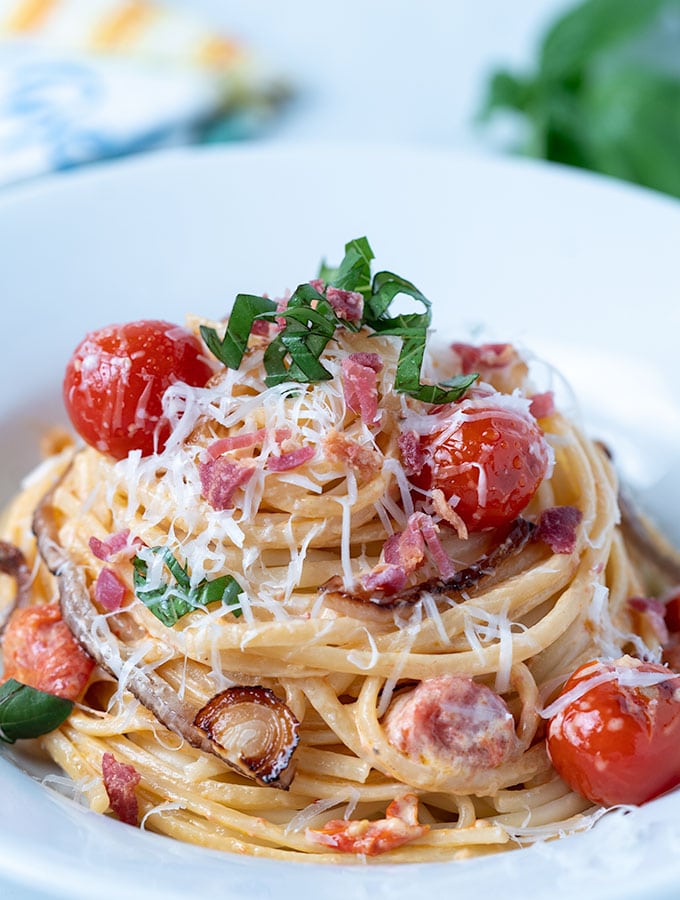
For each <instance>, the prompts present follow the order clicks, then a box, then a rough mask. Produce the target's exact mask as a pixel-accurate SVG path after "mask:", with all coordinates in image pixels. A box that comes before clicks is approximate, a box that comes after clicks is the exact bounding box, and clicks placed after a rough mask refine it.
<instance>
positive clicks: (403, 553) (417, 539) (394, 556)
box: [383, 513, 425, 575]
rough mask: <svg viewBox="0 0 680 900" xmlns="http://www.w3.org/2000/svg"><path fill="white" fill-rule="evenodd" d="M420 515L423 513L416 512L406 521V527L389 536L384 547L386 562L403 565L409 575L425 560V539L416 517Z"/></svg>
mask: <svg viewBox="0 0 680 900" xmlns="http://www.w3.org/2000/svg"><path fill="white" fill-rule="evenodd" d="M420 515H423V514H422V513H414V514H413V515H412V516H411V517H410V518H409V520H408V522H407V523H406V528H405V529H404V530H403V531H400V532H399V533H398V534H393V535H392V536H391V537H389V538H388V539H387V540H386V541H385V546H384V547H383V558H384V560H385V562H386V563H390V564H391V565H396V566H401V567H402V568H403V569H404V571H405V572H406V574H407V575H410V574H411V572H415V570H416V569H417V568H418V567H419V566H421V565H422V564H423V562H424V561H425V540H424V538H423V533H422V531H421V530H420V528H418V519H417V518H416V516H420Z"/></svg>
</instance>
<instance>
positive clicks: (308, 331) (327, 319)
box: [264, 284, 341, 387]
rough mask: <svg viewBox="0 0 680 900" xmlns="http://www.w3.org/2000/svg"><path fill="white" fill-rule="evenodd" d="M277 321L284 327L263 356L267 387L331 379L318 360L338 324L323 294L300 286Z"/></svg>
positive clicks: (310, 286)
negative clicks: (283, 323)
mask: <svg viewBox="0 0 680 900" xmlns="http://www.w3.org/2000/svg"><path fill="white" fill-rule="evenodd" d="M312 303H314V306H312V305H311V304H312ZM279 317H280V318H281V319H283V320H284V321H285V326H284V328H283V330H282V331H281V332H280V333H279V334H278V335H277V336H276V337H275V338H274V340H273V341H272V342H271V343H270V345H269V347H267V350H266V351H265V354H264V367H265V371H266V372H267V377H266V378H265V384H266V385H267V387H272V386H273V385H276V384H282V383H284V382H287V381H297V382H302V383H305V384H308V383H311V382H315V381H327V380H328V379H329V378H332V377H333V376H332V375H331V373H330V372H329V371H328V369H326V368H325V366H323V365H322V364H321V362H320V361H319V358H320V356H321V354H322V353H323V351H324V350H325V349H326V345H327V344H328V342H329V341H330V340H331V339H332V338H333V335H334V334H335V329H336V328H337V327H338V325H340V324H341V322H340V319H338V317H337V316H336V314H335V311H334V310H333V307H332V306H331V305H330V303H329V302H328V300H326V298H325V297H324V296H323V294H320V293H319V292H318V291H317V290H316V289H315V288H313V287H312V285H311V284H301V285H299V286H298V287H297V289H296V290H295V292H294V294H293V295H292V296H291V298H290V300H289V301H288V305H287V306H286V309H285V310H282V311H281V312H280V313H279Z"/></svg>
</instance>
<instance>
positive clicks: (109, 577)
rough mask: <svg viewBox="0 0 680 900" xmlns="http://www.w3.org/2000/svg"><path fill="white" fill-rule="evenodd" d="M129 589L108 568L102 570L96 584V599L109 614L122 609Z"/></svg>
mask: <svg viewBox="0 0 680 900" xmlns="http://www.w3.org/2000/svg"><path fill="white" fill-rule="evenodd" d="M126 593H127V588H126V587H125V585H124V584H123V582H122V581H121V580H120V578H119V577H118V576H117V575H116V573H115V572H114V571H113V569H109V568H107V567H106V566H105V567H104V568H103V569H102V570H101V572H100V573H99V575H98V576H97V580H96V581H95V583H94V599H95V600H96V601H97V603H98V604H99V605H100V606H101V607H102V608H103V609H105V610H106V611H107V612H113V611H114V610H115V609H120V608H121V606H122V605H123V601H124V600H125V594H126Z"/></svg>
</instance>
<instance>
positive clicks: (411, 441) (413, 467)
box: [397, 431, 425, 475]
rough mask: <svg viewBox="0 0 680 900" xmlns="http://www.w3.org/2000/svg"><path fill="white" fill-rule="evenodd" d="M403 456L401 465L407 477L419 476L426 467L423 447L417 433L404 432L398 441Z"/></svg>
mask: <svg viewBox="0 0 680 900" xmlns="http://www.w3.org/2000/svg"><path fill="white" fill-rule="evenodd" d="M397 443H398V445H399V452H400V454H401V464H402V466H403V467H404V472H405V473H406V474H407V475H419V474H420V473H421V472H422V471H423V466H424V465H425V454H424V453H423V445H422V442H421V440H420V438H419V437H418V435H417V434H416V432H415V431H404V432H403V433H402V434H400V435H399V440H398V441H397Z"/></svg>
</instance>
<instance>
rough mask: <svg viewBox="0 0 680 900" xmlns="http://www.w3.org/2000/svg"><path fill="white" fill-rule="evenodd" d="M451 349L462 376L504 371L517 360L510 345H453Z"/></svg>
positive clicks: (515, 352)
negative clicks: (485, 371)
mask: <svg viewBox="0 0 680 900" xmlns="http://www.w3.org/2000/svg"><path fill="white" fill-rule="evenodd" d="M451 349H452V350H453V352H454V353H455V354H456V355H457V356H458V359H459V360H460V367H461V371H462V374H463V375H470V374H471V373H472V372H480V374H481V370H482V369H504V368H505V367H506V366H508V365H510V364H511V363H514V362H515V361H516V359H517V351H516V350H515V348H514V347H513V346H512V344H480V345H479V346H476V345H475V344H464V343H459V342H456V343H453V344H451Z"/></svg>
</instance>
